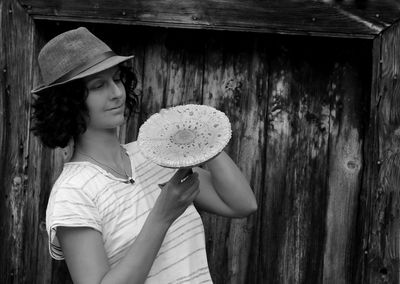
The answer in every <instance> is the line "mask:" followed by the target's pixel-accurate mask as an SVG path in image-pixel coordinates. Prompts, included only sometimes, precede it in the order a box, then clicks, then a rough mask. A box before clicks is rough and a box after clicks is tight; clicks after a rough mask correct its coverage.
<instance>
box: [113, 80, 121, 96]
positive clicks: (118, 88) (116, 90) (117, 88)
mask: <svg viewBox="0 0 400 284" xmlns="http://www.w3.org/2000/svg"><path fill="white" fill-rule="evenodd" d="M121 86H122V85H121V84H118V83H116V82H114V80H111V83H110V88H111V90H110V91H111V92H110V93H111V95H112V97H113V98H114V97H116V98H119V97H122V96H123V90H122V87H121Z"/></svg>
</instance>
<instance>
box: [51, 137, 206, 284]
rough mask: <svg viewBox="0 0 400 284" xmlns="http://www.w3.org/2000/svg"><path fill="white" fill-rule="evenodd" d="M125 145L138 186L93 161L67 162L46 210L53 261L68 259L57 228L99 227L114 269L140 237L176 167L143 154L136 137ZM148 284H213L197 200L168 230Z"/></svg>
mask: <svg viewBox="0 0 400 284" xmlns="http://www.w3.org/2000/svg"><path fill="white" fill-rule="evenodd" d="M123 147H124V148H125V149H126V151H127V153H128V155H129V158H130V161H131V165H132V176H133V178H134V180H135V183H134V184H130V183H129V184H127V183H125V182H124V180H122V179H120V178H117V177H115V176H113V175H111V174H110V173H108V172H107V171H105V170H103V169H102V168H101V167H99V166H97V165H95V164H93V163H90V162H84V161H82V162H69V163H65V165H64V168H63V171H62V173H61V175H60V176H59V177H58V179H57V181H56V182H55V184H54V186H53V188H52V191H51V193H50V197H49V201H48V204H47V211H46V229H47V233H48V234H49V251H50V255H51V256H52V257H53V258H54V259H57V260H61V259H64V255H63V252H62V249H61V247H60V244H59V241H58V239H57V236H56V230H57V226H70V227H91V228H93V229H95V230H98V231H99V232H100V233H101V234H102V236H103V242H104V248H105V251H106V254H107V257H108V261H109V264H110V266H111V268H112V267H114V266H115V265H116V264H117V263H118V261H119V260H120V259H121V258H122V257H123V256H124V255H125V253H126V252H127V251H128V249H129V247H130V246H131V244H132V243H133V242H134V241H135V239H136V237H137V235H138V234H139V232H140V230H141V228H142V226H143V224H144V222H145V220H146V218H147V216H148V214H149V212H150V211H151V210H152V208H153V206H154V203H155V201H156V199H157V197H158V195H159V193H160V191H161V190H160V188H159V187H158V184H159V183H164V182H167V181H168V180H169V179H170V178H171V177H172V176H173V175H174V173H175V172H176V170H174V169H168V168H163V167H160V166H158V165H156V164H154V163H153V162H151V161H149V160H147V159H146V158H144V156H143V155H142V154H141V152H140V151H139V149H138V148H137V143H136V141H135V142H132V143H129V144H126V145H123ZM146 283H175V284H178V283H212V280H211V277H210V273H209V269H208V264H207V257H206V250H205V240H204V228H203V223H202V220H201V218H200V215H199V214H198V212H197V211H196V209H195V208H194V206H193V204H192V205H190V206H189V207H188V208H187V210H186V211H185V212H184V213H183V214H182V215H181V216H180V217H179V218H178V219H176V220H175V222H174V223H173V224H172V225H171V227H170V228H169V230H168V232H167V234H166V236H165V238H164V241H163V243H162V245H161V248H160V250H159V252H158V254H157V256H156V259H155V260H154V263H153V266H152V268H151V270H150V272H149V275H148V277H147V280H146Z"/></svg>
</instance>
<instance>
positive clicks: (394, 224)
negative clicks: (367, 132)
mask: <svg viewBox="0 0 400 284" xmlns="http://www.w3.org/2000/svg"><path fill="white" fill-rule="evenodd" d="M399 37H400V25H399V24H398V23H397V24H395V25H393V26H392V27H391V28H389V29H388V30H386V31H385V33H383V34H382V37H381V38H380V39H377V40H376V42H377V44H376V45H375V46H374V48H375V49H376V50H375V51H374V53H378V52H379V54H380V56H379V57H378V56H375V57H374V61H373V65H374V70H377V72H374V73H373V76H374V77H373V82H374V85H373V87H374V88H373V89H372V95H373V96H374V97H375V100H376V104H375V108H376V112H377V123H376V126H377V128H376V134H375V135H377V136H378V143H379V147H378V150H379V156H378V160H375V161H372V162H375V163H377V164H378V166H377V167H374V168H373V169H372V170H375V171H373V172H372V173H371V175H372V176H373V177H375V176H377V177H378V179H377V182H373V183H372V184H371V186H370V188H371V187H372V186H375V187H373V188H371V189H370V191H371V192H370V200H369V202H368V203H367V205H369V207H368V210H369V211H370V215H369V216H368V217H369V220H367V221H368V223H367V224H368V225H369V234H368V235H367V236H366V237H368V247H367V251H366V253H367V254H366V258H367V259H366V261H365V272H364V273H365V274H364V279H365V280H364V283H398V282H399V281H400V248H399V243H400V212H399V207H400V205H399V204H400V194H399V190H400V113H399V109H400V108H399V107H400V96H399V91H400V82H399V80H398V74H399V72H400V57H399V51H400V45H399V42H398V39H399ZM378 44H380V45H378ZM375 157H376V155H375Z"/></svg>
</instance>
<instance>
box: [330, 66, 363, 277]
mask: <svg viewBox="0 0 400 284" xmlns="http://www.w3.org/2000/svg"><path fill="white" fill-rule="evenodd" d="M359 73H360V72H359V70H355V69H354V67H352V66H351V65H350V64H345V65H343V66H336V68H335V70H334V72H333V74H332V75H333V77H336V78H335V79H334V81H335V83H334V84H335V85H334V86H332V87H333V88H332V90H331V95H332V106H331V115H332V118H331V123H330V138H329V151H330V153H329V180H328V204H327V220H326V227H327V237H326V249H325V252H324V278H323V281H324V283H351V282H352V281H351V280H352V273H354V272H353V270H352V261H353V253H354V250H355V249H354V245H355V237H356V236H355V232H356V230H355V228H356V226H357V222H356V221H357V208H358V198H359V194H360V187H361V168H362V164H363V155H362V147H363V133H362V129H363V128H362V121H361V119H362V117H361V114H362V104H363V100H362V97H363V94H362V88H361V87H362V81H361V79H360V77H359Z"/></svg>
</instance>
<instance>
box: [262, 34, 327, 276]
mask: <svg viewBox="0 0 400 284" xmlns="http://www.w3.org/2000/svg"><path fill="white" fill-rule="evenodd" d="M308 47H311V48H310V49H308ZM321 50H324V52H323V53H322V52H321ZM329 51H330V48H329V45H327V44H321V42H320V43H319V44H318V42H315V41H313V44H310V45H308V44H307V45H305V44H303V43H301V42H300V41H296V40H293V41H289V42H286V41H283V42H280V43H277V44H270V47H269V48H268V50H267V53H268V54H269V55H270V60H271V67H270V68H271V71H270V80H269V99H268V100H269V103H268V136H267V153H266V164H267V165H266V172H265V189H264V197H263V199H264V200H265V201H264V205H263V206H264V208H263V210H264V212H263V216H262V220H261V224H262V225H261V226H262V228H261V235H260V237H262V238H263V239H264V241H263V242H262V243H261V247H260V257H261V258H262V261H261V263H260V266H259V267H258V273H259V274H260V278H259V279H258V283H320V282H321V277H322V264H323V263H322V254H323V247H324V237H323V236H324V234H325V212H326V203H325V199H326V179H327V177H326V175H327V157H328V155H327V148H328V136H329V115H330V113H329V97H328V93H327V92H326V88H327V85H328V80H329V72H330V68H331V67H330V66H332V60H333V59H332V58H325V59H323V58H324V57H325V54H326V53H330V52H329ZM330 54H331V53H330ZM321 60H324V64H323V65H322V64H319V62H321Z"/></svg>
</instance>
